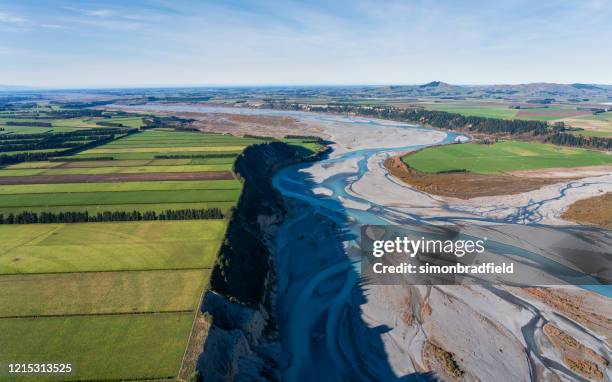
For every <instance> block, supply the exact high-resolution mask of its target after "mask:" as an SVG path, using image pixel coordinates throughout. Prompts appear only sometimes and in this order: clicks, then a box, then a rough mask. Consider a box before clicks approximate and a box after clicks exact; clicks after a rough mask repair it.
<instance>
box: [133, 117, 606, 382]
mask: <svg viewBox="0 0 612 382" xmlns="http://www.w3.org/2000/svg"><path fill="white" fill-rule="evenodd" d="M138 108H139V109H147V108H149V109H150V110H165V111H175V112H208V113H211V112H214V113H236V114H249V115H281V116H292V117H295V118H298V119H301V120H303V121H309V122H313V123H316V124H318V125H321V126H324V127H325V129H324V130H326V129H327V130H329V131H330V132H331V135H332V141H335V142H336V143H335V144H334V145H333V148H334V151H333V152H332V153H331V154H330V155H329V156H328V157H326V158H324V159H323V160H321V161H319V162H316V163H307V164H300V165H295V166H290V167H287V168H284V169H282V170H281V171H280V172H279V173H278V174H276V176H275V177H274V178H273V184H274V186H275V187H276V188H277V189H278V190H279V191H280V192H281V193H282V194H283V195H284V196H285V198H286V200H287V201H288V203H289V206H290V213H289V218H288V219H287V220H286V221H285V222H284V224H283V225H282V226H281V227H280V229H279V232H278V234H277V235H276V265H277V278H278V288H277V296H276V310H277V311H276V315H277V321H278V325H279V334H280V340H281V343H282V347H283V353H284V356H283V357H282V358H281V360H280V364H281V365H280V366H281V368H282V370H283V379H284V380H286V381H301V380H312V379H316V380H319V381H327V380H330V381H345V380H399V379H400V377H399V376H398V368H397V366H394V365H391V364H390V361H389V357H390V355H389V353H388V345H386V344H385V343H383V340H382V335H383V333H384V331H389V330H391V329H392V328H383V327H372V326H371V325H369V324H368V323H367V322H366V320H364V318H363V311H362V306H363V305H364V304H366V303H367V302H368V299H369V298H370V297H369V296H368V286H367V285H364V283H363V281H364V280H362V279H361V278H360V275H359V270H360V251H359V235H360V227H361V225H364V224H370V225H372V224H376V225H385V224H402V223H406V222H408V221H411V222H413V221H419V220H421V221H430V220H437V221H444V220H446V219H452V218H451V216H453V215H454V214H455V213H456V211H453V210H452V209H451V208H450V207H448V206H442V210H441V211H442V212H443V214H442V215H440V214H437V215H436V216H435V217H434V218H432V217H431V216H429V217H427V216H420V215H419V214H418V213H414V212H406V211H405V210H402V209H400V208H396V207H395V206H393V205H386V204H384V203H378V202H376V201H375V200H371V199H368V198H367V197H366V196H364V195H362V194H360V193H359V192H357V191H355V189H356V187H353V186H355V185H356V184H357V183H358V182H360V181H363V180H364V176H365V175H366V174H367V173H368V171H369V170H371V169H372V166H381V165H382V162H383V161H384V159H385V158H387V157H388V156H390V155H392V154H395V153H398V152H407V151H412V150H416V149H419V148H421V147H424V146H428V145H434V144H445V143H451V142H453V141H455V140H456V139H457V138H458V135H457V134H454V133H442V132H436V133H435V134H432V131H431V129H424V128H421V127H419V126H414V125H408V124H403V123H395V122H390V121H380V120H376V119H368V118H355V117H348V116H337V115H326V114H313V113H303V112H291V111H276V110H260V109H244V108H227V107H209V106H178V105H177V106H175V105H168V106H164V105H146V106H144V107H143V106H138ZM343 129H344V130H346V131H350V132H351V133H350V134H353V135H355V134H360V131H361V132H362V133H363V134H364V136H365V135H367V134H369V135H372V134H373V133H374V132H380V133H381V135H380V137H381V139H380V140H379V141H377V140H376V139H371V140H368V139H364V141H365V142H366V143H363V144H361V145H359V144H356V142H355V140H354V137H351V136H350V134H349V136H347V134H343V133H342V130H343ZM360 129H363V130H360ZM400 131H403V133H402V135H401V137H400V136H399V135H398V134H399V133H398V132H400ZM394 134H395V135H398V137H397V139H394V137H393V135H394ZM407 136H408V137H410V138H409V139H406V137H407ZM381 173H382V172H381ZM384 176H385V177H386V180H385V181H386V182H388V183H383V184H381V185H380V189H378V190H375V192H379V193H381V194H384V193H385V192H387V190H386V189H385V187H384V186H385V185H389V186H390V185H393V187H394V188H396V189H397V188H398V187H405V188H406V189H407V190H408V187H406V186H404V185H401V184H398V182H397V181H395V180H393V179H391V178H389V177H388V176H387V175H386V174H385V175H384ZM372 187H373V188H374V189H376V185H373V186H372ZM561 196H562V195H561ZM376 199H377V200H379V198H376ZM446 212H447V213H448V217H447V216H445V215H444V213H446ZM463 212H465V211H463ZM462 215H463V218H465V213H462ZM471 218H473V219H476V220H482V216H472V217H471ZM519 218H520V219H523V220H524V214H523V215H521V216H519V217H517V221H518V219H519ZM597 288H599V291H600V292H602V293H603V294H607V295H609V293H610V289H609V288H601V287H594V288H593V289H594V290H597ZM494 293H498V294H500V295H501V292H494ZM504 296H505V298H506V299H507V300H512V302H513V303H515V304H518V303H519V302H518V301H515V298H514V297H513V296H509V295H507V294H505V295H504ZM530 309H532V310H534V314H537V312H536V309H534V308H530ZM536 322H538V319H532V320H531V321H530V323H529V324H528V325H525V327H524V328H523V331H524V336H525V340H526V342H527V346H533V347H535V346H536V345H535V342H534V338H533V332H534V331H535V330H536ZM546 362H549V363H550V362H552V361H549V360H548V361H546ZM546 362H545V361H544V360H542V363H546ZM555 365H556V366H555ZM555 365H553V366H550V367H552V368H557V369H559V368H561V366H559V365H557V364H555ZM532 372H533V371H532ZM413 377H414V378H417V375H416V374H414V375H413ZM402 380H403V379H402Z"/></svg>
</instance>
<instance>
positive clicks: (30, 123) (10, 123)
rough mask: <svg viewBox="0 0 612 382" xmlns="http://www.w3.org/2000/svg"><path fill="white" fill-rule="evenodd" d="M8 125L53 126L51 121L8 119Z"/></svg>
mask: <svg viewBox="0 0 612 382" xmlns="http://www.w3.org/2000/svg"><path fill="white" fill-rule="evenodd" d="M5 124H6V125H7V126H37V127H53V125H52V124H51V122H32V121H6V122H5Z"/></svg>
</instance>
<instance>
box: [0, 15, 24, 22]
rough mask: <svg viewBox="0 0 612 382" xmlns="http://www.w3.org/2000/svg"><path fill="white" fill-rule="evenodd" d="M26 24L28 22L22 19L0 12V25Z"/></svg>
mask: <svg viewBox="0 0 612 382" xmlns="http://www.w3.org/2000/svg"><path fill="white" fill-rule="evenodd" d="M27 22H28V20H27V19H25V18H23V17H20V16H14V15H9V14H8V13H4V12H0V23H7V24H24V23H27Z"/></svg>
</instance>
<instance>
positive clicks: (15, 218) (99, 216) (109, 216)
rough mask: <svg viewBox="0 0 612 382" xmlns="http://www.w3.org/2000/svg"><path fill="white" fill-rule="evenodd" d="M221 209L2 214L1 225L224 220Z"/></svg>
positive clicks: (0, 216) (0, 215)
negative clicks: (158, 211) (93, 213)
mask: <svg viewBox="0 0 612 382" xmlns="http://www.w3.org/2000/svg"><path fill="white" fill-rule="evenodd" d="M224 217H225V215H224V214H223V212H222V211H221V210H220V209H219V208H202V209H181V210H166V211H163V212H160V213H157V212H155V211H145V212H140V211H104V212H98V213H96V214H95V215H92V214H89V213H88V212H87V211H64V212H30V211H23V212H19V213H17V214H14V213H9V214H8V215H7V216H4V214H0V224H45V223H99V222H122V221H148V220H202V219H223V218H224Z"/></svg>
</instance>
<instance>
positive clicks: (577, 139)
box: [546, 133, 612, 151]
mask: <svg viewBox="0 0 612 382" xmlns="http://www.w3.org/2000/svg"><path fill="white" fill-rule="evenodd" d="M546 142H548V143H552V144H554V145H561V146H573V147H586V148H593V149H597V150H608V151H610V150H612V139H610V138H604V137H585V136H583V135H574V134H568V133H556V134H553V135H550V136H548V137H546Z"/></svg>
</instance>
